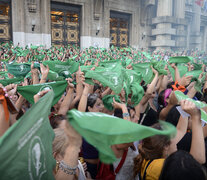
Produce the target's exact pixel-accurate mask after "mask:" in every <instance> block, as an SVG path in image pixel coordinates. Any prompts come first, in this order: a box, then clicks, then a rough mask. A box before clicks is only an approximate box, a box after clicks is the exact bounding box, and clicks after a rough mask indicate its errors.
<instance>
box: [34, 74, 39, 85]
mask: <svg viewBox="0 0 207 180" xmlns="http://www.w3.org/2000/svg"><path fill="white" fill-rule="evenodd" d="M32 81H33V84H39V74H38V73H32Z"/></svg>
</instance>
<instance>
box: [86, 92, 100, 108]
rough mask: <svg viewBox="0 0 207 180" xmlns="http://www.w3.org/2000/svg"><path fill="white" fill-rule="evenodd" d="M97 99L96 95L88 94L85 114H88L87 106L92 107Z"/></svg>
mask: <svg viewBox="0 0 207 180" xmlns="http://www.w3.org/2000/svg"><path fill="white" fill-rule="evenodd" d="M97 99H98V95H97V94H90V95H89V96H88V99H87V106H86V112H88V111H89V110H88V106H89V107H91V108H92V107H93V106H94V104H95V103H96V100H97Z"/></svg>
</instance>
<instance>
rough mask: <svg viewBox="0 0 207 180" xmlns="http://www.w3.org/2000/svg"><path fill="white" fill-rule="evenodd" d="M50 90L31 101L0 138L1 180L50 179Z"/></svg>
mask: <svg viewBox="0 0 207 180" xmlns="http://www.w3.org/2000/svg"><path fill="white" fill-rule="evenodd" d="M53 97H54V93H53V92H49V93H48V94H46V95H45V96H44V97H43V98H41V99H40V100H39V101H38V102H37V104H34V105H33V106H32V108H31V109H29V110H28V111H27V112H26V113H25V114H24V115H23V116H22V117H21V118H20V119H19V120H18V121H17V122H16V123H15V124H13V125H12V126H11V127H10V128H9V129H8V130H7V131H6V132H5V133H4V135H3V136H2V137H1V138H0V153H1V157H0V160H1V162H4V163H2V164H1V166H0V173H1V179H2V180H3V179H4V180H7V179H14V180H15V179H16V180H17V179H51V180H52V179H54V176H53V168H54V167H55V160H54V158H53V156H52V152H53V151H52V142H53V139H54V136H55V135H54V132H53V129H52V128H51V126H50V123H49V119H48V115H49V113H50V108H51V104H52V100H53Z"/></svg>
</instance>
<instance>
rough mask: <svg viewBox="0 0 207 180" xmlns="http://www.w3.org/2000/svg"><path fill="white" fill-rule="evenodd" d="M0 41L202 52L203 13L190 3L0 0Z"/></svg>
mask: <svg viewBox="0 0 207 180" xmlns="http://www.w3.org/2000/svg"><path fill="white" fill-rule="evenodd" d="M0 41H2V42H5V41H13V42H14V44H15V45H17V44H20V45H21V46H25V45H29V44H33V45H45V46H46V47H50V46H51V45H68V44H70V45H74V44H75V45H78V46H80V47H81V48H85V47H89V46H97V47H105V48H108V47H110V45H115V46H121V47H126V46H128V45H129V46H132V47H135V48H150V49H173V50H178V49H192V48H198V49H201V50H207V13H206V11H205V9H202V8H201V7H200V6H198V5H197V4H196V3H195V0H1V1H0Z"/></svg>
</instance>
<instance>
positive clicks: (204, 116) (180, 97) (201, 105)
mask: <svg viewBox="0 0 207 180" xmlns="http://www.w3.org/2000/svg"><path fill="white" fill-rule="evenodd" d="M175 96H176V98H177V99H178V101H179V102H180V101H182V100H188V101H191V102H193V103H194V104H195V105H196V107H198V108H199V109H201V119H202V120H203V121H205V122H207V114H206V112H205V111H204V110H203V109H202V108H204V107H207V104H205V103H202V102H201V101H196V100H193V99H191V98H189V97H188V96H187V95H185V94H183V93H182V92H181V91H175Z"/></svg>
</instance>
